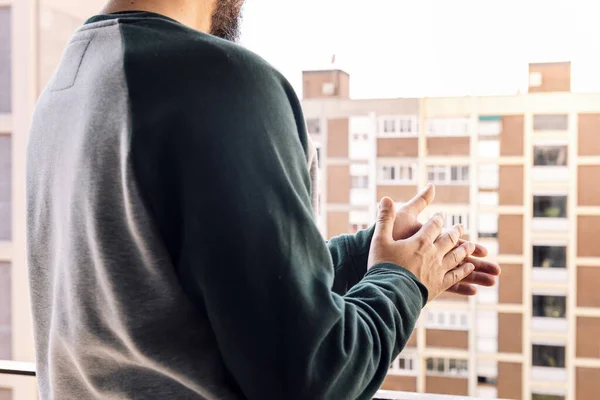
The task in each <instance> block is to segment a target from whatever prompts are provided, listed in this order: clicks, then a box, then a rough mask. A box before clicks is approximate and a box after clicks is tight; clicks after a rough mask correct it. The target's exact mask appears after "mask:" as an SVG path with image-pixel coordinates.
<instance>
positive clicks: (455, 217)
mask: <svg viewBox="0 0 600 400" xmlns="http://www.w3.org/2000/svg"><path fill="white" fill-rule="evenodd" d="M458 224H462V225H463V227H464V228H465V230H468V229H469V213H468V212H464V213H456V214H448V215H447V217H446V223H445V225H446V226H445V227H446V228H450V227H452V226H454V225H458Z"/></svg>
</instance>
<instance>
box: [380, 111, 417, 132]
mask: <svg viewBox="0 0 600 400" xmlns="http://www.w3.org/2000/svg"><path fill="white" fill-rule="evenodd" d="M377 133H378V136H379V137H387V138H390V137H417V136H418V135H419V119H418V117H417V116H416V115H384V116H380V117H379V118H378V123H377Z"/></svg>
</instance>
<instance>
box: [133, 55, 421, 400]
mask: <svg viewBox="0 0 600 400" xmlns="http://www.w3.org/2000/svg"><path fill="white" fill-rule="evenodd" d="M246 61H247V62H238V63H233V62H231V61H225V62H224V64H223V66H222V67H221V66H220V67H219V68H212V69H211V70H210V71H208V72H206V75H207V76H204V77H201V78H198V80H197V81H196V82H194V84H193V85H194V87H193V88H189V87H184V86H182V87H181V90H180V92H181V94H180V96H182V97H185V98H186V101H185V102H183V101H181V102H180V103H178V104H177V105H175V104H168V105H165V107H169V109H170V110H171V109H172V110H174V111H173V112H174V113H176V115H177V118H172V120H171V121H170V124H169V126H168V132H166V133H165V132H163V133H161V134H160V135H157V137H158V136H160V139H157V142H156V143H154V144H152V142H151V140H150V138H149V136H148V135H146V138H145V140H144V142H143V146H144V147H143V148H144V149H145V150H146V152H145V153H144V155H143V156H140V157H141V158H140V159H139V160H138V163H139V164H140V165H141V167H140V168H143V165H145V164H144V162H147V163H151V162H152V163H154V164H153V165H158V166H157V167H156V171H158V172H156V173H154V175H153V176H152V180H151V182H152V183H151V184H149V187H151V189H150V191H155V194H154V195H152V194H151V193H150V194H149V195H148V198H149V205H150V207H151V208H153V209H154V210H155V212H157V213H160V212H163V211H160V210H164V209H165V208H169V210H176V211H172V212H173V213H174V214H173V215H174V217H172V218H171V217H169V218H167V217H165V218H164V220H165V221H167V222H164V224H165V225H168V224H171V225H170V227H169V228H165V229H163V234H164V236H165V237H169V238H170V239H169V240H171V242H170V248H172V249H174V250H173V251H172V252H173V254H174V260H175V263H176V270H177V274H178V277H179V279H180V281H181V282H182V285H183V289H184V290H185V292H186V294H187V295H188V297H189V298H190V299H191V301H193V302H194V303H195V304H196V305H197V307H199V308H201V309H202V310H204V311H205V312H206V314H207V315H208V319H209V321H210V324H211V327H212V329H213V331H214V335H215V337H216V340H217V342H218V345H219V350H220V352H221V354H222V357H223V359H224V362H225V365H226V367H227V369H228V370H229V371H230V373H231V375H232V377H233V378H234V379H235V381H236V382H237V384H238V385H239V387H240V389H241V390H242V391H243V393H244V395H245V396H246V397H247V398H249V399H265V398H282V399H283V398H285V399H368V398H371V397H372V395H373V394H374V393H375V392H376V391H377V389H378V388H379V386H380V384H381V383H382V382H383V379H384V378H385V376H386V373H387V371H388V368H389V365H390V363H391V362H392V360H393V359H394V358H395V357H396V356H397V355H398V354H399V352H400V351H401V349H402V348H403V347H404V345H405V344H406V342H407V341H408V339H409V336H410V335H411V333H412V331H413V329H414V326H415V323H416V320H417V318H418V316H419V314H420V312H421V309H422V307H423V306H424V303H425V302H426V299H427V289H426V288H425V287H424V286H423V285H422V284H421V283H420V282H419V281H418V279H417V278H416V277H415V276H414V275H413V274H412V273H410V272H409V271H407V270H405V269H403V268H402V267H400V266H397V265H393V264H388V263H383V264H379V265H376V266H374V267H373V268H371V269H370V270H369V271H368V272H366V273H365V274H364V277H360V278H359V277H358V276H357V277H356V278H355V280H357V282H356V284H355V285H353V287H352V288H351V289H350V290H349V291H347V293H345V295H343V296H341V295H339V294H336V293H335V291H334V290H333V289H332V288H333V287H334V279H335V269H334V263H333V258H335V254H333V257H332V251H331V243H342V242H344V241H346V242H348V240H347V239H344V238H341V239H335V240H334V241H332V242H330V248H328V246H327V243H326V242H325V241H324V240H323V238H322V236H321V234H320V232H319V230H318V227H317V226H316V223H315V221H314V216H313V211H312V207H311V201H310V178H309V176H308V169H307V166H306V153H305V151H304V149H303V139H302V138H301V137H299V134H298V131H297V120H298V119H299V118H301V116H299V115H298V112H299V111H298V107H296V106H295V105H294V104H291V102H290V93H289V89H287V88H285V87H284V86H283V85H282V84H281V83H280V82H279V80H278V79H275V78H273V77H272V75H273V74H272V72H270V71H269V70H268V68H266V67H264V66H254V67H253V66H252V65H253V62H251V60H246ZM199 75H202V74H201V73H200V74H199ZM165 90H172V89H171V88H166V89H165ZM178 93H179V92H178ZM149 126H151V124H149ZM152 146H153V148H152V149H150V147H152ZM152 155H156V157H153V156H152ZM144 157H147V158H150V157H153V158H154V159H153V160H149V159H148V160H145V159H144ZM157 160H158V161H157ZM153 198H156V199H162V200H161V201H162V202H157V203H153V200H152V199H153ZM159 203H160V204H159ZM166 204H168V207H166V206H165V205H166ZM164 212H167V211H164ZM371 235H372V232H366V233H365V234H364V241H365V243H366V241H367V240H368V241H370V236H371ZM348 245H349V244H348V243H346V244H345V245H344V246H348ZM334 247H335V246H334ZM342 247H343V246H342V245H340V246H338V248H339V249H340V250H341V249H342ZM365 248H366V247H365ZM333 253H335V250H334V251H333ZM363 256H365V257H366V255H364V254H363ZM361 262H362V261H361ZM364 263H365V268H366V258H365V259H364Z"/></svg>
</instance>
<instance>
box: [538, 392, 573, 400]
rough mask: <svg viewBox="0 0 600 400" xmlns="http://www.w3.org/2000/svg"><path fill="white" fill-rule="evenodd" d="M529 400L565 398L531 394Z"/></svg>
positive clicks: (560, 399)
mask: <svg viewBox="0 0 600 400" xmlns="http://www.w3.org/2000/svg"><path fill="white" fill-rule="evenodd" d="M531 400H565V396H557V395H553V394H538V393H532V394H531Z"/></svg>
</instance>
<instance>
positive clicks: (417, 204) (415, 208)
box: [404, 183, 435, 215]
mask: <svg viewBox="0 0 600 400" xmlns="http://www.w3.org/2000/svg"><path fill="white" fill-rule="evenodd" d="M434 198H435V187H434V186H433V185H432V184H431V183H430V184H428V185H427V186H425V189H423V190H421V192H419V194H417V195H416V196H415V197H413V198H412V199H410V200H409V201H408V202H407V203H406V204H405V205H404V207H405V208H406V210H407V211H408V212H411V213H413V214H416V215H418V214H420V213H421V211H423V210H424V209H425V208H427V206H429V205H430V204H431V203H433V199H434Z"/></svg>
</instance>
